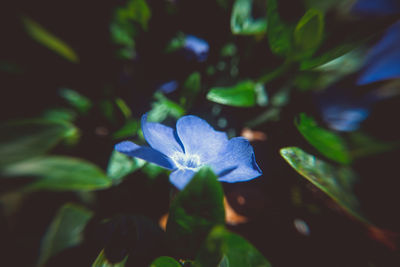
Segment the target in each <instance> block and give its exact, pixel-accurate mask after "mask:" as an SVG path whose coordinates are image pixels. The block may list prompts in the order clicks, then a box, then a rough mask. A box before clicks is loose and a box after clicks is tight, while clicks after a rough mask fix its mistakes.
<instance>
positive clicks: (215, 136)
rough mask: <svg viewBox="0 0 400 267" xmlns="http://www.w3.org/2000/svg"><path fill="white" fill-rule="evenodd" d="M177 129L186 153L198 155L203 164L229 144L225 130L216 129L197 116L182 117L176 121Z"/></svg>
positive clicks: (214, 157) (212, 158) (211, 159)
mask: <svg viewBox="0 0 400 267" xmlns="http://www.w3.org/2000/svg"><path fill="white" fill-rule="evenodd" d="M176 131H177V133H178V136H179V139H180V140H181V142H182V144H183V148H184V150H185V154H190V155H198V156H199V157H200V160H201V162H202V163H203V164H204V163H207V162H210V161H213V160H214V159H216V157H217V156H218V154H219V153H220V152H221V151H223V150H224V149H225V148H226V145H227V144H228V137H227V136H226V134H225V133H224V132H219V131H216V130H214V128H213V127H211V126H210V125H209V124H208V123H207V122H206V121H205V120H203V119H200V118H199V117H196V116H192V115H189V116H184V117H182V118H180V119H179V120H178V122H177V123H176Z"/></svg>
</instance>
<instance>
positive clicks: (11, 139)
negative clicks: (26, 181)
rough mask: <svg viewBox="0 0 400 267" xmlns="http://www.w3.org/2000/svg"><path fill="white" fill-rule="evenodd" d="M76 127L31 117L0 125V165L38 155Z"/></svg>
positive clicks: (74, 131) (62, 122)
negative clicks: (30, 118) (31, 118)
mask: <svg viewBox="0 0 400 267" xmlns="http://www.w3.org/2000/svg"><path fill="white" fill-rule="evenodd" d="M76 132H77V129H76V128H75V127H74V126H73V125H72V124H70V123H68V122H65V121H56V120H49V119H33V120H21V121H14V122H9V123H5V124H2V125H0V167H2V166H4V165H7V164H11V163H15V162H18V161H21V160H25V159H28V158H31V157H35V156H39V155H41V154H43V153H45V152H46V151H48V150H50V149H51V148H53V147H54V146H55V145H56V144H57V143H59V142H60V141H61V140H62V139H65V138H67V137H69V136H72V135H74V134H76Z"/></svg>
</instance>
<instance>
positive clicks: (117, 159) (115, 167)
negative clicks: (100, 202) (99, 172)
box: [107, 151, 145, 183]
mask: <svg viewBox="0 0 400 267" xmlns="http://www.w3.org/2000/svg"><path fill="white" fill-rule="evenodd" d="M144 164H145V161H143V160H141V159H138V158H130V157H128V156H126V155H124V154H122V153H119V152H117V151H113V152H112V154H111V157H110V161H109V163H108V167H107V175H108V177H110V178H111V179H113V181H115V182H116V183H117V182H118V181H120V180H121V179H122V178H124V177H125V176H126V175H128V174H130V173H132V172H134V171H136V170H138V169H140V168H141V167H143V165H144Z"/></svg>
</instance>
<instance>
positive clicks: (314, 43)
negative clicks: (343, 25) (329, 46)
mask: <svg viewBox="0 0 400 267" xmlns="http://www.w3.org/2000/svg"><path fill="white" fill-rule="evenodd" d="M323 34H324V15H323V14H322V12H321V11H319V10H316V9H309V10H307V12H306V14H304V16H303V17H302V18H301V19H300V21H299V22H298V23H297V26H296V28H295V29H294V33H293V36H294V38H293V39H294V45H295V49H296V50H295V53H296V55H295V57H296V59H300V58H301V59H303V58H307V57H310V56H311V55H312V54H314V52H315V51H316V50H317V48H318V47H319V45H320V44H321V41H322V38H323Z"/></svg>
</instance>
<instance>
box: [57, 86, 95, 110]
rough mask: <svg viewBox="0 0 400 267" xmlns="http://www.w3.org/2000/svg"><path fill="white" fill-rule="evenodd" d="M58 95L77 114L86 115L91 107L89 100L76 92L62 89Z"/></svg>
mask: <svg viewBox="0 0 400 267" xmlns="http://www.w3.org/2000/svg"><path fill="white" fill-rule="evenodd" d="M60 95H61V97H63V98H64V99H65V100H66V101H67V102H68V103H69V104H70V105H71V106H73V107H74V108H76V109H77V110H78V111H79V112H82V113H86V112H88V111H89V109H90V108H91V107H92V102H91V101H90V99H89V98H87V97H85V96H83V95H81V94H80V93H78V92H77V91H74V90H71V89H67V88H63V89H61V90H60Z"/></svg>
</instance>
